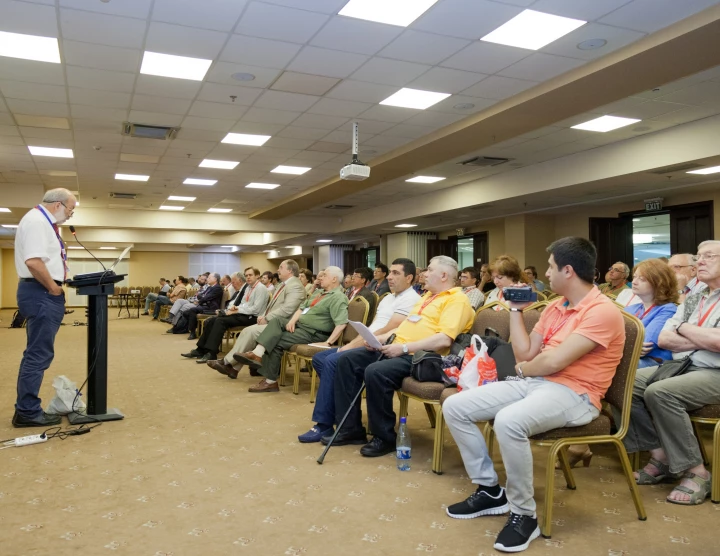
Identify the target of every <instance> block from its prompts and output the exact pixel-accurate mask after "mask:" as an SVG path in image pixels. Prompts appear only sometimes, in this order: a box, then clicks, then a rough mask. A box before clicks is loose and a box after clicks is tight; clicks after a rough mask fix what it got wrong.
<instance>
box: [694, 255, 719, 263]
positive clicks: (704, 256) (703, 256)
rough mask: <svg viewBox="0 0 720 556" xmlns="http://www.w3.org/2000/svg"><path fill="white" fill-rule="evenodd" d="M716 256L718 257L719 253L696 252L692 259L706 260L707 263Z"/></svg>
mask: <svg viewBox="0 0 720 556" xmlns="http://www.w3.org/2000/svg"><path fill="white" fill-rule="evenodd" d="M718 257H720V254H718V253H698V254H697V256H696V257H693V261H694V262H699V261H707V262H709V263H713V262H715V259H717V258H718Z"/></svg>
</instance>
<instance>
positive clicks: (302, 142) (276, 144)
mask: <svg viewBox="0 0 720 556" xmlns="http://www.w3.org/2000/svg"><path fill="white" fill-rule="evenodd" d="M323 133H325V132H324V131H323ZM314 142H315V141H313V140H312V139H289V138H286V137H273V138H271V139H270V140H269V141H268V142H267V143H265V145H267V146H268V147H271V148H277V149H295V150H304V149H307V148H308V147H309V146H310V145H312V144H313V143H314Z"/></svg>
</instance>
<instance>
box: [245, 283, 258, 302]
mask: <svg viewBox="0 0 720 556" xmlns="http://www.w3.org/2000/svg"><path fill="white" fill-rule="evenodd" d="M259 283H260V282H259V281H258V282H255V285H253V287H252V288H250V291H249V292H248V293H247V294H245V301H250V296H251V295H252V292H253V290H254V289H255V288H256V287H257V285H258V284H259Z"/></svg>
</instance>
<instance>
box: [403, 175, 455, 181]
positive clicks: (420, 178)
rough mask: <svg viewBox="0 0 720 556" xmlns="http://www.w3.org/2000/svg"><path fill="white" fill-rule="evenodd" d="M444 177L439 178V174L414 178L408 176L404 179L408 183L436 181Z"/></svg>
mask: <svg viewBox="0 0 720 556" xmlns="http://www.w3.org/2000/svg"><path fill="white" fill-rule="evenodd" d="M444 179H445V178H441V177H439V176H415V177H414V178H410V179H409V180H405V181H406V182H410V183H437V182H439V181H443V180H444Z"/></svg>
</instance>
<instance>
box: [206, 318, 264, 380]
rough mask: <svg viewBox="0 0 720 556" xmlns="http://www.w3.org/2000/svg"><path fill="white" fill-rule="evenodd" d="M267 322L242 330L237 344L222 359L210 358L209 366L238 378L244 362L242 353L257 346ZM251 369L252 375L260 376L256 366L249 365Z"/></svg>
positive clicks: (236, 341)
mask: <svg viewBox="0 0 720 556" xmlns="http://www.w3.org/2000/svg"><path fill="white" fill-rule="evenodd" d="M266 326H267V325H266V324H254V325H252V326H248V327H247V328H244V329H243V331H242V332H240V334H239V336H238V337H237V338H235V344H234V345H233V348H232V349H231V350H230V351H229V352H228V353H227V354H225V357H223V358H222V359H216V360H214V361H213V360H210V361H208V362H207V364H208V367H210V368H211V369H215V370H216V371H217V372H219V373H220V374H223V375H225V376H227V377H229V378H232V379H236V378H237V376H238V372H239V371H240V369H242V368H243V365H244V363H243V362H242V360H241V359H240V355H241V354H243V353H246V352H249V351H250V350H252V349H254V348H255V347H256V346H257V340H258V338H259V337H260V334H261V333H262V331H263V330H265V327H266ZM248 368H249V369H250V376H260V373H258V372H257V369H256V368H253V367H248Z"/></svg>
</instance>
